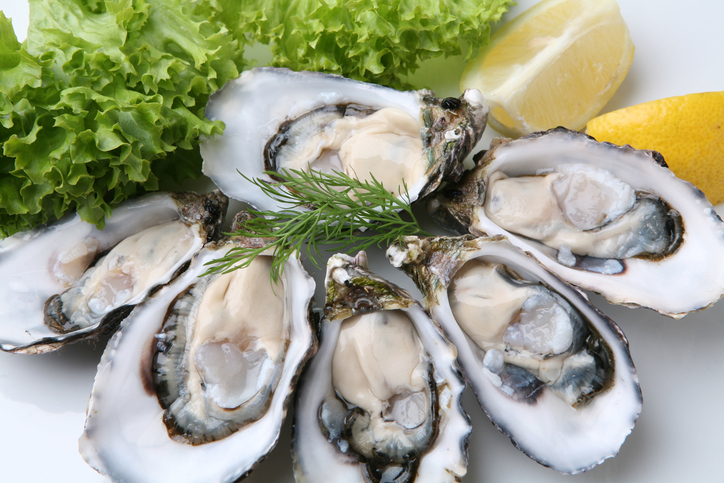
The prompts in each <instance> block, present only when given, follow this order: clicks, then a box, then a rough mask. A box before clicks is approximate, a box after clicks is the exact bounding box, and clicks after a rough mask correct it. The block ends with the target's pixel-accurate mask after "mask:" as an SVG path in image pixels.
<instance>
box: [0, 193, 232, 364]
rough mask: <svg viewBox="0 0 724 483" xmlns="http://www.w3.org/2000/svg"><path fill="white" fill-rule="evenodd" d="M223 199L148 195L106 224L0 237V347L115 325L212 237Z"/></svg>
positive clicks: (63, 225) (42, 347)
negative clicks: (99, 226)
mask: <svg viewBox="0 0 724 483" xmlns="http://www.w3.org/2000/svg"><path fill="white" fill-rule="evenodd" d="M227 204H228V199H227V198H226V197H225V196H224V195H222V194H221V193H220V192H218V191H215V192H212V193H209V194H208V195H205V196H199V195H196V194H194V193H155V194H151V195H147V196H144V197H141V198H138V199H135V200H131V201H128V202H126V203H123V204H122V205H120V206H118V207H117V208H116V209H114V210H113V213H112V216H110V217H109V218H108V219H107V220H106V224H105V228H104V229H103V230H99V229H97V228H96V227H95V225H92V224H89V223H86V222H84V221H81V219H80V217H79V216H78V215H73V216H68V217H65V218H63V219H62V220H60V221H58V222H57V223H53V224H49V225H45V226H40V227H38V228H35V229H33V230H30V231H28V232H23V233H18V234H16V235H13V236H11V237H9V238H7V239H5V240H3V241H2V243H0V267H2V271H3V273H4V274H5V276H4V277H3V280H2V282H0V298H1V300H0V324H1V325H0V348H2V349H3V350H5V351H17V352H27V353H38V352H47V351H51V350H54V349H57V348H59V347H62V346H63V345H64V344H66V343H68V342H71V341H75V340H78V339H80V338H89V337H96V336H98V335H100V334H101V333H104V332H106V331H110V330H112V329H114V328H115V327H116V325H117V322H119V321H120V320H121V319H122V318H123V317H125V315H127V314H128V312H129V311H130V310H131V308H132V306H133V305H135V304H137V303H139V302H140V301H141V300H143V298H145V297H146V295H147V294H148V293H149V291H151V290H152V289H153V288H154V287H156V286H157V285H160V284H164V283H167V282H168V281H169V280H170V279H171V278H173V277H174V276H175V275H176V274H177V272H178V271H180V270H183V268H185V266H186V265H187V264H188V262H189V261H190V259H191V256H192V255H193V254H194V253H196V252H197V251H198V250H199V249H200V248H201V246H202V245H203V244H204V243H205V242H206V241H207V240H208V239H211V238H214V237H215V236H216V234H217V231H218V229H219V228H220V226H221V222H222V221H223V218H224V214H225V212H226V207H227Z"/></svg>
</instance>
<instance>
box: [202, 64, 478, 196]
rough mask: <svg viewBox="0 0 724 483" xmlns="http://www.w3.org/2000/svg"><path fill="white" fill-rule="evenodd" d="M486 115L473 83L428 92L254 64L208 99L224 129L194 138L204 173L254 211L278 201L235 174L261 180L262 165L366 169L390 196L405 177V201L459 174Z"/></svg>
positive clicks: (210, 113)
mask: <svg viewBox="0 0 724 483" xmlns="http://www.w3.org/2000/svg"><path fill="white" fill-rule="evenodd" d="M487 112H488V108H487V105H486V104H485V101H484V99H483V97H482V95H481V94H480V93H479V92H478V91H476V90H474V89H473V90H467V91H465V93H464V94H463V95H462V96H461V97H460V98H446V99H436V98H435V97H434V95H433V93H432V92H431V91H428V90H421V91H408V92H400V91H396V90H394V89H390V88H387V87H381V86H377V85H374V84H367V83H364V82H359V81H354V80H350V79H346V78H344V77H340V76H337V75H330V74H321V73H318V72H293V71H290V70H288V69H276V68H271V67H265V68H256V69H252V70H249V71H246V72H244V73H243V74H242V75H241V76H240V77H239V78H237V79H235V80H233V81H230V82H229V83H227V84H226V85H225V86H224V87H223V88H222V89H220V90H219V91H218V92H216V93H214V94H213V95H212V96H211V98H210V100H209V103H208V104H207V107H206V117H208V118H209V119H212V120H222V121H224V123H225V124H226V128H225V130H224V134H223V135H222V136H216V137H213V138H210V139H206V140H205V141H204V142H203V143H202V145H201V154H202V156H203V158H204V167H203V170H204V174H206V175H207V176H209V177H210V178H211V179H212V180H213V181H214V182H215V183H216V185H217V186H219V188H221V190H222V191H223V192H224V193H225V194H227V195H228V196H229V197H231V198H234V199H237V200H240V201H245V202H247V203H249V204H251V205H253V206H254V207H256V208H258V209H262V210H278V209H279V208H280V206H279V204H278V202H276V201H274V200H272V199H270V198H269V197H267V196H266V195H265V194H264V193H263V192H262V190H261V189H260V188H259V187H258V186H256V185H254V184H252V183H251V182H249V180H247V179H245V178H243V177H242V176H240V175H239V172H241V173H243V174H244V175H245V176H246V177H247V178H250V179H254V178H259V179H262V180H264V181H269V182H273V179H272V178H270V177H269V176H267V175H265V174H264V171H280V170H282V169H299V170H305V171H309V170H310V169H314V170H318V171H322V172H327V173H331V172H333V171H339V172H344V173H346V174H348V175H349V176H351V177H355V178H358V179H361V180H369V178H370V176H374V177H375V178H376V179H377V180H378V181H380V182H382V184H383V185H384V186H385V187H386V188H387V189H389V190H390V191H391V192H393V193H396V194H398V195H399V194H400V191H401V190H402V186H403V183H404V184H405V185H406V186H407V190H408V194H409V197H410V199H409V201H410V202H412V201H415V200H416V199H418V198H419V197H422V196H425V195H427V194H429V193H430V192H432V191H433V190H434V189H435V188H437V187H438V186H439V185H440V183H441V182H442V181H443V180H456V179H458V178H459V177H460V175H461V174H462V171H463V167H462V162H463V160H464V159H465V157H466V156H467V154H468V153H469V152H470V150H471V149H472V148H473V147H474V146H475V144H476V143H477V142H478V140H479V139H480V137H481V135H482V132H483V130H484V129H485V123H486V120H487Z"/></svg>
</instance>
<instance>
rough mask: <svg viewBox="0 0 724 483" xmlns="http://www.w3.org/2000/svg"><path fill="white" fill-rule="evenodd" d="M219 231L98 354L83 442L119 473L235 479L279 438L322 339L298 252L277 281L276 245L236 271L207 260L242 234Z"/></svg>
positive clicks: (90, 458)
mask: <svg viewBox="0 0 724 483" xmlns="http://www.w3.org/2000/svg"><path fill="white" fill-rule="evenodd" d="M260 243H263V241H261V240H258V239H243V238H242V239H233V240H227V241H225V242H221V243H219V244H215V243H212V244H211V245H209V246H207V247H205V248H204V249H203V250H202V251H201V252H199V254H198V255H197V256H196V257H195V259H194V260H193V262H192V263H191V266H190V267H189V269H188V270H187V271H186V272H184V273H183V274H182V275H181V276H180V277H179V278H178V279H177V280H175V281H174V282H173V283H171V284H169V285H167V286H165V287H163V288H161V289H160V290H159V291H158V292H157V293H156V294H154V295H153V296H152V297H151V298H150V299H149V300H147V301H146V302H144V303H143V304H142V305H139V306H137V307H136V308H135V309H134V310H133V312H131V314H130V315H129V317H128V318H127V319H126V320H124V321H123V322H122V324H121V328H120V330H119V331H118V332H117V333H116V334H115V335H114V336H113V338H112V339H111V341H110V342H109V344H108V347H107V348H106V351H105V352H104V354H103V358H102V359H101V362H100V364H99V366H98V374H97V376H96V379H95V382H94V386H93V392H92V395H91V399H90V402H89V405H88V412H87V419H86V424H85V431H84V433H83V435H82V436H81V438H80V442H79V448H80V452H81V455H82V456H83V458H84V459H85V460H86V461H87V462H88V464H90V465H91V466H92V467H93V468H95V469H96V470H98V471H99V472H100V473H102V474H104V475H108V476H110V477H111V478H112V479H113V480H114V481H137V482H141V481H148V482H157V481H174V482H204V483H207V482H232V481H236V480H238V479H240V478H242V477H243V476H245V475H247V474H248V473H249V472H251V471H252V470H253V468H254V467H255V466H256V465H257V464H258V462H259V461H261V460H262V459H263V458H264V457H265V456H266V455H267V454H268V453H269V452H270V451H271V450H272V448H273V447H274V446H275V444H276V442H277V440H278V438H279V432H280V429H281V426H282V422H283V420H284V417H285V414H286V409H287V403H288V401H289V400H290V397H291V394H292V391H293V389H294V386H295V384H296V380H297V378H298V375H299V372H300V371H301V368H302V366H303V364H304V362H305V361H306V360H307V359H308V358H309V357H310V356H311V355H312V354H313V352H314V350H315V348H316V339H315V337H314V334H313V332H312V328H311V325H310V320H309V314H310V303H311V298H312V294H313V292H314V281H313V280H312V279H311V278H310V277H309V276H308V275H307V273H306V272H305V271H304V268H303V267H302V265H301V263H300V262H299V260H297V259H291V260H290V261H288V262H287V263H286V266H285V271H284V275H283V276H282V277H281V278H280V282H279V283H278V284H277V285H275V286H274V287H272V285H271V284H270V281H269V280H270V278H269V277H270V272H269V269H270V260H269V259H270V256H271V254H262V255H260V256H259V257H258V258H257V259H256V260H255V261H254V262H253V263H252V265H251V266H250V267H248V268H244V269H239V270H236V271H234V272H231V273H229V274H221V275H211V276H203V277H201V278H199V276H200V274H202V273H203V272H204V271H205V270H206V267H205V266H204V265H205V263H207V262H209V261H211V260H214V259H216V258H218V257H220V256H222V255H223V254H225V253H226V252H227V251H228V250H229V249H230V248H232V247H234V246H238V245H239V244H245V245H247V246H248V245H249V244H252V246H263V245H260Z"/></svg>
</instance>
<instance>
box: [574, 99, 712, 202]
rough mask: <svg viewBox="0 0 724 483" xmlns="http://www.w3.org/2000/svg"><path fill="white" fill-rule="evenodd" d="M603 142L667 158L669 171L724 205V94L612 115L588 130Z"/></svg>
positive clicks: (640, 106)
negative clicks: (629, 146) (649, 150)
mask: <svg viewBox="0 0 724 483" xmlns="http://www.w3.org/2000/svg"><path fill="white" fill-rule="evenodd" d="M586 131H587V132H588V134H589V135H591V136H593V137H594V138H596V139H597V140H598V141H608V142H611V143H614V144H630V145H631V146H633V147H635V148H637V149H653V150H655V151H658V152H660V153H661V154H663V155H664V159H665V160H666V163H667V164H668V165H669V168H671V170H672V171H673V172H674V174H676V176H678V177H679V178H681V179H685V180H687V181H689V182H690V183H692V184H693V185H695V186H697V187H698V188H699V189H700V190H702V191H703V192H704V194H706V196H707V197H708V198H709V201H711V202H712V203H713V204H715V205H716V204H719V203H724V92H703V93H700V94H689V95H686V96H677V97H669V98H666V99H659V100H657V101H651V102H646V103H643V104H638V105H635V106H631V107H627V108H624V109H619V110H618V111H613V112H609V113H607V114H604V115H602V116H599V117H597V118H595V119H592V120H591V121H590V122H589V123H588V124H587V125H586Z"/></svg>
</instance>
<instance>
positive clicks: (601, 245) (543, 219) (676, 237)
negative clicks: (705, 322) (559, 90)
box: [428, 128, 724, 318]
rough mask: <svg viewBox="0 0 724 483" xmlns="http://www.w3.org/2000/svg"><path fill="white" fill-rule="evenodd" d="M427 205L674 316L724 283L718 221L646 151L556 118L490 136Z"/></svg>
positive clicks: (618, 299)
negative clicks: (529, 129) (521, 133)
mask: <svg viewBox="0 0 724 483" xmlns="http://www.w3.org/2000/svg"><path fill="white" fill-rule="evenodd" d="M428 208H429V209H430V211H431V213H432V214H433V216H435V217H436V218H437V219H438V220H440V221H441V222H442V223H443V224H446V225H448V226H451V225H456V226H457V227H458V228H460V227H462V228H463V229H464V230H467V231H469V232H470V233H472V234H478V235H480V234H489V235H499V234H500V235H506V236H507V237H508V238H509V239H510V241H511V242H512V243H513V244H514V245H516V246H519V247H520V248H522V249H523V250H525V251H527V252H530V253H531V254H532V255H533V256H535V257H536V258H537V259H538V260H539V261H540V262H541V263H543V265H545V266H546V267H547V268H549V269H550V270H552V271H553V272H555V273H556V275H558V276H559V277H561V278H562V279H563V280H565V281H566V282H568V283H572V284H574V285H577V286H579V287H582V288H584V289H586V290H591V291H594V292H598V293H601V294H602V295H603V296H604V297H606V299H607V300H608V301H609V302H612V303H615V304H624V305H630V306H644V307H649V308H652V309H654V310H656V311H659V312H661V313H663V314H665V315H668V316H671V317H675V318H678V317H683V316H684V315H685V314H686V313H687V312H690V311H693V310H698V309H702V308H705V307H707V306H709V305H711V304H712V303H714V302H716V301H717V300H718V299H719V298H720V297H721V296H722V294H724V264H722V263H718V261H719V260H722V259H724V223H722V220H721V219H720V218H719V216H718V215H717V214H716V212H715V211H714V208H713V207H712V205H711V203H709V202H708V200H707V199H706V197H705V196H704V194H703V193H702V192H701V191H699V190H698V189H696V188H695V187H694V186H692V185H691V184H690V183H688V182H686V181H682V180H680V179H678V178H676V177H675V176H674V174H673V173H672V172H671V171H670V170H669V169H668V168H667V167H666V164H665V163H664V161H663V158H661V156H660V155H659V154H658V153H655V152H651V151H638V150H635V149H633V148H631V147H630V146H623V147H619V146H615V145H613V144H610V143H598V142H596V141H595V140H594V139H593V138H591V137H589V136H586V135H584V134H581V133H578V132H575V131H569V130H566V129H563V128H557V129H554V130H551V131H547V132H543V133H535V134H531V135H530V136H526V137H524V138H521V139H518V140H516V141H511V140H507V139H497V140H494V141H493V143H492V145H491V149H490V150H489V151H488V152H487V153H485V156H483V158H482V160H481V161H480V162H479V163H478V165H477V167H476V168H475V169H474V170H473V171H471V172H469V173H468V174H467V175H466V176H465V177H464V179H463V180H462V181H461V182H460V183H459V184H457V185H454V186H452V187H450V189H448V190H447V191H446V192H445V193H444V194H441V195H439V196H438V197H436V198H435V199H434V200H431V201H430V203H429V205H428Z"/></svg>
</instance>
